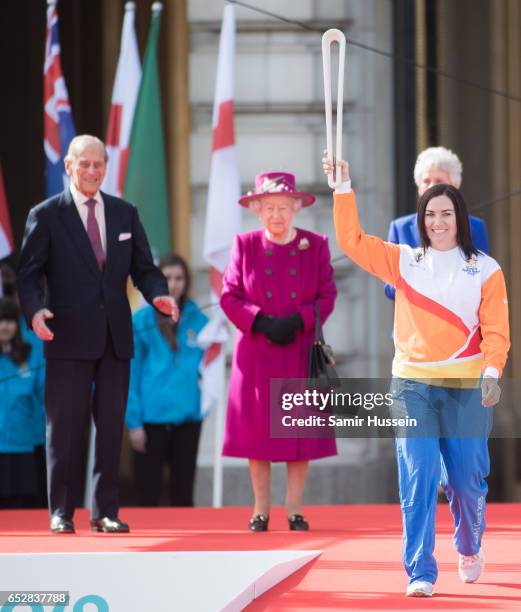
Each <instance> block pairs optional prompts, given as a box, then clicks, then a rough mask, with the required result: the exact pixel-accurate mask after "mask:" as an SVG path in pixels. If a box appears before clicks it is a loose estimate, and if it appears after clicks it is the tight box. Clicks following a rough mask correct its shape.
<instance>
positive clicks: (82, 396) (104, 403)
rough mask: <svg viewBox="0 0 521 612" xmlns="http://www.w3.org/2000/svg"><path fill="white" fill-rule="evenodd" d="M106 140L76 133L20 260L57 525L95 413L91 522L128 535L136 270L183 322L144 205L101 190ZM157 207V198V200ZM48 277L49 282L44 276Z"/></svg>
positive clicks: (76, 485)
mask: <svg viewBox="0 0 521 612" xmlns="http://www.w3.org/2000/svg"><path fill="white" fill-rule="evenodd" d="M106 163H107V154H106V151H105V146H104V144H103V143H102V142H101V140H99V139H98V138H95V137H94V136H88V135H83V136H77V137H76V138H74V139H73V141H72V142H71V144H70V147H69V151H68V154H67V157H66V158H65V168H66V171H67V174H68V175H69V177H70V179H71V180H70V187H69V188H67V189H65V191H63V192H62V193H61V194H59V195H56V196H54V197H52V198H49V199H48V200H45V201H44V202H42V203H40V204H38V205H37V206H35V207H34V208H33V209H32V210H31V211H30V213H29V216H28V219H27V225H26V229H25V235H24V241H23V246H22V251H21V254H20V261H19V265H18V291H19V294H20V302H21V305H22V308H23V311H24V315H25V318H26V320H27V323H28V325H29V326H30V327H32V329H33V330H34V331H35V332H36V334H37V335H38V336H39V337H40V338H41V339H42V340H44V341H45V356H46V383H45V396H46V413H47V471H48V484H49V510H50V514H51V531H52V532H54V533H74V524H73V522H72V518H73V514H74V510H75V508H76V505H77V504H78V502H79V499H80V495H81V464H82V462H81V458H82V457H81V455H82V454H81V449H82V446H83V445H82V440H83V433H84V428H85V424H86V421H87V418H88V416H89V414H90V412H91V411H92V416H93V419H94V423H95V425H96V444H95V464H94V493H93V500H92V516H91V528H92V529H93V530H94V531H102V532H109V533H116V532H127V531H128V530H129V528H128V525H127V524H125V523H123V522H122V521H121V520H120V519H119V517H118V509H119V495H118V480H119V460H120V451H121V440H122V433H123V421H124V415H125V409H126V403H127V394H128V382H129V363H130V359H131V357H132V356H133V340H132V321H131V312H130V306H129V303H128V299H127V289H126V288H127V278H128V276H129V275H130V276H131V277H132V280H133V281H134V284H135V285H136V286H137V287H138V288H139V290H140V291H141V293H142V294H143V295H144V297H145V299H146V300H147V301H148V302H150V303H151V304H153V305H154V306H155V307H156V308H157V309H158V310H159V311H160V312H162V313H163V314H165V315H169V316H171V317H172V318H173V319H174V320H177V318H178V316H179V312H178V308H177V305H176V303H175V300H174V299H173V298H171V297H170V296H169V295H168V287H167V283H166V279H165V278H164V276H163V275H162V273H161V272H160V270H159V269H158V268H157V267H156V266H155V265H154V263H153V260H152V256H151V253H150V247H149V244H148V241H147V237H146V235H145V231H144V229H143V226H142V225H141V222H140V220H139V216H138V213H137V210H136V208H135V207H134V206H132V205H131V204H129V203H127V202H124V201H123V200H120V199H119V198H115V197H112V196H109V195H107V194H105V193H102V192H100V191H99V188H100V185H101V183H102V181H103V178H104V176H105V170H106ZM149 205H153V203H149ZM44 279H45V283H43V282H42V281H43V280H44Z"/></svg>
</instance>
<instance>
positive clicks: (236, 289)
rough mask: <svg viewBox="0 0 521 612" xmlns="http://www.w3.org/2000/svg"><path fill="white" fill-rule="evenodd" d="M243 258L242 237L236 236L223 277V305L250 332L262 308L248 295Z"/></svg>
mask: <svg viewBox="0 0 521 612" xmlns="http://www.w3.org/2000/svg"><path fill="white" fill-rule="evenodd" d="M243 258H244V252H243V248H242V242H241V238H240V236H236V237H235V239H234V242H233V246H232V250H231V254H230V263H229V264H228V267H227V268H226V272H225V273H224V277H223V288H222V293H221V307H222V309H223V310H224V312H225V313H226V316H227V317H228V318H229V319H230V321H231V322H232V323H233V324H234V325H235V326H236V327H237V328H238V329H240V330H241V331H242V332H244V333H250V332H251V327H252V325H253V321H255V317H256V316H257V315H258V314H259V312H260V310H261V309H260V306H257V304H254V303H253V302H250V301H249V300H248V299H247V297H246V294H245V290H244V283H243V278H242V270H243Z"/></svg>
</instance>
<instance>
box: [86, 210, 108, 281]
mask: <svg viewBox="0 0 521 612" xmlns="http://www.w3.org/2000/svg"><path fill="white" fill-rule="evenodd" d="M85 206H86V207H87V208H88V209H89V213H88V215H87V234H88V235H89V240H90V243H91V245H92V250H93V251H94V255H95V256H96V259H97V261H98V266H99V269H100V270H103V268H104V266H105V253H104V252H103V246H102V244H101V234H100V231H99V225H98V221H97V220H96V215H95V214H94V207H95V206H96V200H94V199H92V198H91V199H90V200H87V201H86V202H85Z"/></svg>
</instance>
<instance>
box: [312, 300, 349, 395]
mask: <svg viewBox="0 0 521 612" xmlns="http://www.w3.org/2000/svg"><path fill="white" fill-rule="evenodd" d="M314 307H315V341H314V342H313V344H312V345H311V347H310V349H309V368H308V378H309V380H308V385H309V387H311V388H312V389H317V390H322V391H323V390H326V391H328V390H329V389H336V388H338V387H340V386H341V384H342V383H341V381H340V379H339V378H338V374H337V373H336V370H335V356H334V355H333V349H332V348H331V347H330V346H329V344H326V342H325V340H324V333H323V332H322V325H321V323H320V312H319V310H318V306H317V305H316V304H314Z"/></svg>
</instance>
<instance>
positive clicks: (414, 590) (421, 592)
mask: <svg viewBox="0 0 521 612" xmlns="http://www.w3.org/2000/svg"><path fill="white" fill-rule="evenodd" d="M433 588H434V587H433V584H432V582H427V581H426V580H416V581H415V582H411V584H410V585H409V586H408V587H407V592H406V595H407V597H432V590H433Z"/></svg>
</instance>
